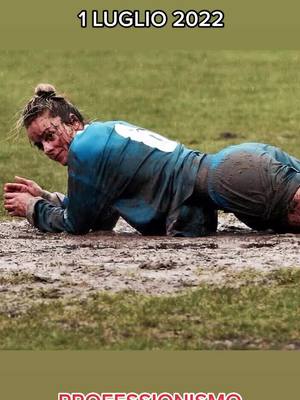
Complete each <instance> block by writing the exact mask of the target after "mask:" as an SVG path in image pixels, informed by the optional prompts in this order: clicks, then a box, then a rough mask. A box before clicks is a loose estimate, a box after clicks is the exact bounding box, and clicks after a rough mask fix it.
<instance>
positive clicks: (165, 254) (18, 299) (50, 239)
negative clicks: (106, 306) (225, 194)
mask: <svg viewBox="0 0 300 400" xmlns="http://www.w3.org/2000/svg"><path fill="white" fill-rule="evenodd" d="M299 245H300V235H293V234H285V235H275V234H271V233H263V234H262V233H257V232H253V231H251V230H249V229H248V228H247V227H246V226H245V225H243V224H242V223H240V222H239V221H237V220H236V219H235V218H234V217H232V216H230V215H227V214H223V215H221V216H220V223H219V233H218V234H217V235H214V236H209V237H204V238H192V239H187V238H169V237H143V236H140V235H138V234H137V233H136V232H135V231H133V230H132V229H131V228H130V227H129V226H128V225H127V224H126V223H125V222H124V221H120V222H119V223H118V225H117V227H116V230H115V232H111V233H105V234H103V233H91V234H88V235H85V236H71V235H67V234H45V233H41V232H39V231H37V230H35V229H34V228H32V227H31V226H29V224H28V223H27V222H26V221H20V220H12V221H5V222H1V223H0V312H5V313H11V314H14V313H18V312H20V311H22V310H23V309H26V308H27V307H28V306H29V305H32V304H35V303H38V302H41V301H51V300H53V299H67V298H77V299H78V298H82V297H86V296H88V295H90V294H92V293H97V292H100V291H108V292H116V291H121V290H133V291H137V292H141V293H146V294H153V295H158V294H172V293H176V292H178V291H180V290H182V289H186V288H193V287H196V286H198V285H199V284H200V283H201V282H203V281H205V282H209V283H215V284H224V283H225V284H226V282H230V284H239V282H235V278H234V277H235V275H236V274H237V273H238V272H242V271H244V270H246V269H248V268H251V269H254V270H257V271H261V272H269V271H271V270H272V269H276V268H279V267H300V257H299V250H300V247H299Z"/></svg>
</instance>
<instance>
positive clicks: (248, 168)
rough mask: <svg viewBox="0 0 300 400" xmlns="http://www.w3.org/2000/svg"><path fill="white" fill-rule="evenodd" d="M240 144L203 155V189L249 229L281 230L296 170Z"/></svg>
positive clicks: (298, 180) (297, 179) (299, 180)
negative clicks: (204, 177)
mask: <svg viewBox="0 0 300 400" xmlns="http://www.w3.org/2000/svg"><path fill="white" fill-rule="evenodd" d="M244 147H245V149H243V145H239V146H231V147H228V148H226V149H224V150H222V151H221V152H219V153H217V154H214V155H211V156H208V157H207V159H206V160H205V161H204V166H206V167H207V168H208V173H207V193H208V195H209V197H210V199H211V200H212V201H213V203H214V204H215V205H216V206H217V208H219V209H223V210H224V211H227V212H232V213H234V214H235V215H236V216H237V217H238V218H239V219H240V220H241V221H243V222H244V223H246V224H247V225H248V226H250V227H251V228H253V229H258V230H265V229H274V230H276V231H285V230H286V229H287V214H288V208H289V204H290V202H291V200H292V199H293V197H294V195H295V193H296V191H297V189H298V188H299V187H300V172H299V171H298V170H297V169H295V168H293V167H291V166H290V165H285V164H283V163H282V162H280V161H278V160H276V159H275V158H273V157H272V156H271V155H270V154H268V153H266V152H260V151H252V148H251V146H250V147H249V146H248V149H247V146H244ZM285 154H286V153H285Z"/></svg>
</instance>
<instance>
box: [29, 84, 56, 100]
mask: <svg viewBox="0 0 300 400" xmlns="http://www.w3.org/2000/svg"><path fill="white" fill-rule="evenodd" d="M34 94H35V95H36V96H39V97H51V96H55V95H56V89H55V87H54V86H53V85H50V83H39V84H38V85H37V87H36V88H35V89H34Z"/></svg>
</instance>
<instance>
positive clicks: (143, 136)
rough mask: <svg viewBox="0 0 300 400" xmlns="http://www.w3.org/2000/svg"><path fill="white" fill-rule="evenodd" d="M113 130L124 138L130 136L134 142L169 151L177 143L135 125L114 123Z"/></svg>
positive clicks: (173, 148)
mask: <svg viewBox="0 0 300 400" xmlns="http://www.w3.org/2000/svg"><path fill="white" fill-rule="evenodd" d="M115 131H116V132H117V133H118V134H119V135H121V136H123V137H124V138H130V139H131V140H134V141H136V142H140V143H144V144H145V145H147V146H149V147H152V148H155V149H158V150H160V151H164V152H166V153H171V152H172V151H174V150H175V148H176V146H177V145H178V143H177V142H175V141H174V140H169V139H167V138H165V137H163V136H161V135H159V134H158V133H155V132H151V131H148V130H147V129H143V128H138V127H136V126H128V125H122V124H116V125H115Z"/></svg>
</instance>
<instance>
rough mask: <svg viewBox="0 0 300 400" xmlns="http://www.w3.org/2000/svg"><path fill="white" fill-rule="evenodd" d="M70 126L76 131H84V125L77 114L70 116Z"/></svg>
mask: <svg viewBox="0 0 300 400" xmlns="http://www.w3.org/2000/svg"><path fill="white" fill-rule="evenodd" d="M70 125H72V126H73V128H74V129H75V130H80V129H82V123H81V122H80V121H79V119H78V118H77V117H76V115H75V114H70Z"/></svg>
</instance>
